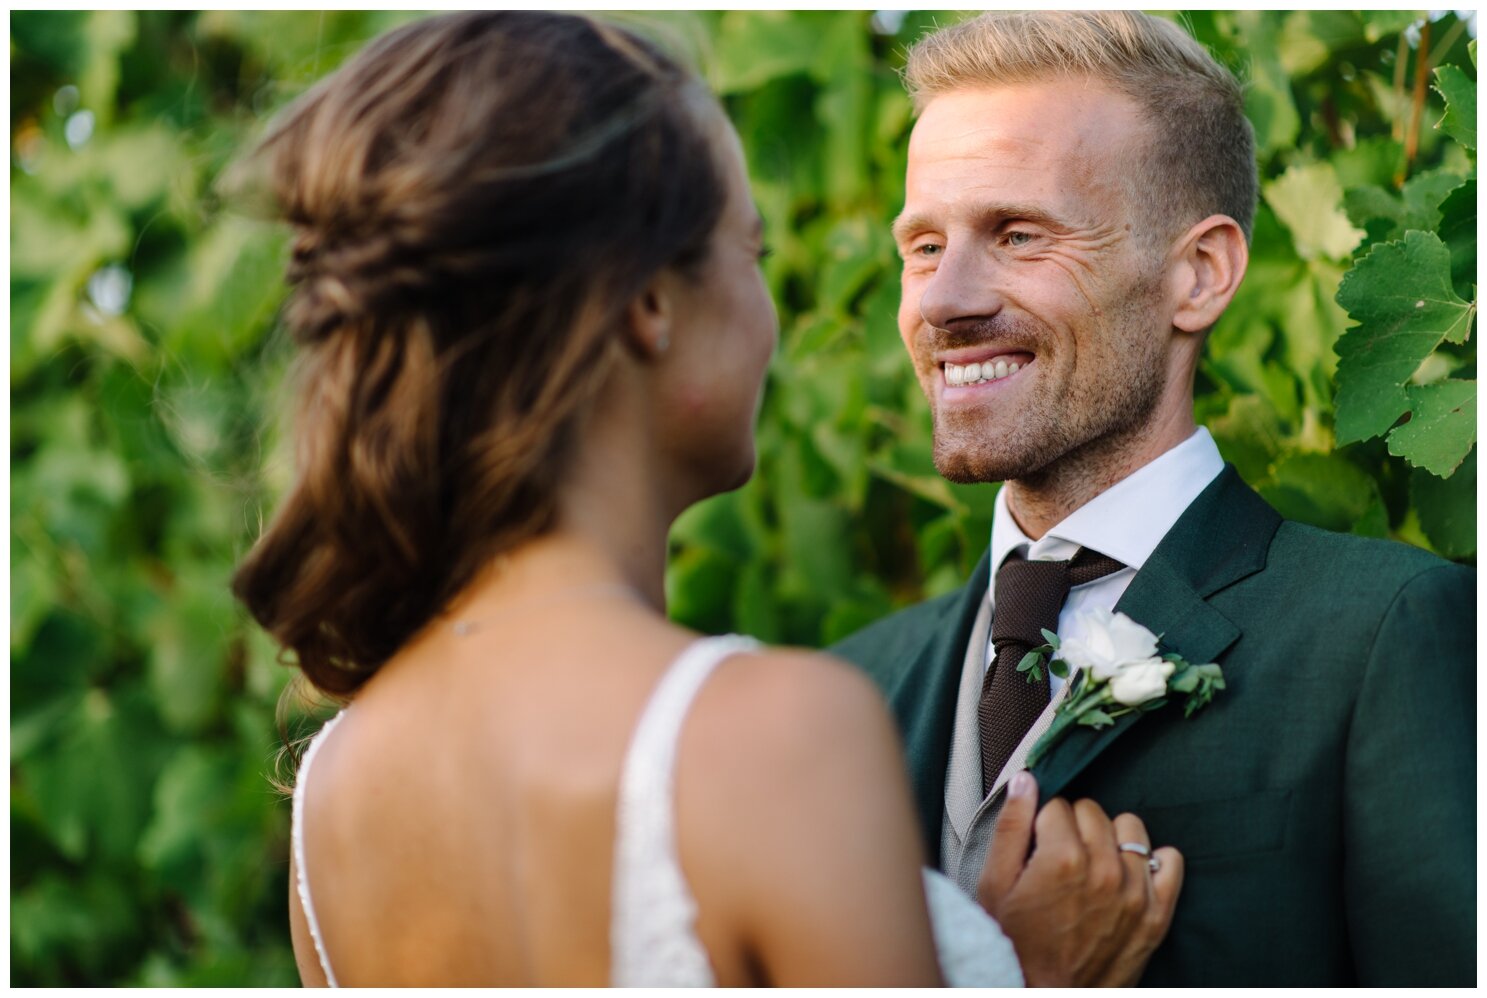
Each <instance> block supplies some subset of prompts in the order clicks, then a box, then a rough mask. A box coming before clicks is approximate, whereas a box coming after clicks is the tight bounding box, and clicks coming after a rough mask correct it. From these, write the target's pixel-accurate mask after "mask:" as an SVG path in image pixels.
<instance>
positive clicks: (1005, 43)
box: [904, 10, 1259, 239]
mask: <svg viewBox="0 0 1487 998" xmlns="http://www.w3.org/2000/svg"><path fill="white" fill-rule="evenodd" d="M904 78H905V82H906V84H907V86H908V88H909V93H910V95H911V96H912V97H913V99H914V105H915V108H916V109H917V110H920V111H922V110H923V109H924V107H925V105H927V104H928V103H929V102H930V101H931V100H933V99H934V98H935V97H937V96H939V95H940V94H944V93H949V92H951V91H956V90H967V89H975V88H978V87H994V86H1006V85H1013V84H1020V83H1037V82H1046V81H1050V80H1058V79H1080V78H1093V79H1095V80H1098V81H1100V82H1103V83H1105V84H1106V85H1107V86H1109V87H1110V88H1111V89H1112V90H1114V91H1116V92H1117V93H1120V94H1122V95H1124V96H1126V97H1128V98H1130V99H1131V100H1132V101H1134V102H1135V103H1136V105H1137V107H1139V108H1140V109H1141V111H1142V112H1143V113H1144V115H1145V117H1146V120H1147V122H1148V124H1149V126H1150V128H1151V136H1150V141H1149V142H1147V143H1144V145H1143V147H1142V149H1141V151H1140V155H1141V157H1142V162H1141V165H1142V167H1143V169H1142V170H1141V171H1139V176H1135V177H1133V180H1134V181H1135V183H1133V184H1132V189H1133V191H1134V193H1135V196H1136V198H1137V207H1138V208H1139V209H1141V210H1142V211H1143V212H1144V213H1145V215H1146V217H1148V218H1152V219H1165V220H1166V222H1167V223H1168V224H1167V225H1166V226H1159V228H1165V229H1166V230H1167V231H1166V232H1163V233H1161V235H1162V236H1163V237H1171V236H1175V235H1176V234H1177V233H1179V232H1181V231H1182V230H1184V229H1186V228H1187V227H1188V226H1189V225H1192V224H1194V223H1196V222H1198V221H1201V220H1202V219H1204V218H1207V217H1208V216H1209V215H1212V214H1223V215H1228V216H1229V217H1231V218H1233V219H1234V220H1235V221H1236V222H1238V223H1239V226H1240V228H1241V229H1243V230H1244V234H1245V238H1246V239H1248V238H1249V236H1250V234H1251V231H1252V227H1253V224H1254V215H1255V199H1256V197H1257V194H1258V187H1259V183H1258V179H1257V177H1256V171H1255V139H1254V130H1253V129H1252V128H1251V127H1250V123H1249V121H1248V120H1247V119H1246V118H1245V116H1244V97H1243V93H1242V91H1241V88H1240V85H1239V81H1238V80H1236V79H1235V78H1234V75H1233V74H1232V73H1230V72H1229V71H1228V70H1227V69H1225V68H1224V67H1223V66H1220V65H1219V64H1218V63H1217V62H1216V61H1215V60H1214V59H1213V57H1212V56H1211V55H1209V54H1208V52H1207V51H1206V50H1205V49H1204V48H1203V46H1202V45H1200V44H1198V42H1197V41H1195V40H1194V39H1193V38H1192V37H1191V36H1190V35H1188V34H1187V32H1185V31H1183V30H1182V29H1181V28H1180V27H1178V26H1177V25H1175V24H1173V23H1171V22H1170V21H1163V20H1161V19H1159V18H1155V17H1152V16H1150V15H1148V14H1142V13H1138V12H1135V11H1124V10H1106V11H1052V10H1036V11H989V12H987V13H984V14H981V15H979V16H977V17H973V18H971V19H969V20H966V21H962V22H960V23H959V24H955V25H952V26H950V27H947V28H943V29H941V30H939V31H936V32H933V33H932V34H929V35H926V36H925V37H924V38H922V39H920V40H919V41H918V42H917V43H916V44H915V45H914V46H913V48H912V49H911V50H910V52H909V58H908V65H907V66H906V67H905V69H904Z"/></svg>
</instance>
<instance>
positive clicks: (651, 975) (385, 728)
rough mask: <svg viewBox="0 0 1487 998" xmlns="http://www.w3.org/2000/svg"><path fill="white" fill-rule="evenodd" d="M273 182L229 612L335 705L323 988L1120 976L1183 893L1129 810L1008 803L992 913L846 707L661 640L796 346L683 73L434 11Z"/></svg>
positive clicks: (326, 761) (317, 840) (356, 77)
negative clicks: (680, 542) (274, 427)
mask: <svg viewBox="0 0 1487 998" xmlns="http://www.w3.org/2000/svg"><path fill="white" fill-rule="evenodd" d="M258 156H259V159H260V160H261V162H262V163H263V164H264V166H265V168H266V170H267V176H268V178H269V182H270V183H271V185H272V190H273V193H274V196H275V198H276V202H277V204H278V206H279V208H280V210H281V211H282V214H283V216H284V218H285V219H286V220H287V221H288V222H289V223H290V224H291V225H292V226H293V228H294V231H295V235H296V239H295V243H294V252H293V259H292V262H291V264H290V269H289V279H290V281H291V283H292V284H293V285H294V289H295V290H294V293H293V297H292V299H291V301H290V303H289V306H288V308H287V311H286V321H287V324H288V325H289V327H290V328H291V330H292V331H293V333H294V335H295V337H296V339H297V341H298V342H299V344H300V345H301V347H302V350H303V356H302V358H301V368H300V406H299V410H298V413H297V417H298V425H297V455H298V469H297V476H296V479H295V482H294V484H293V487H292V488H291V490H290V492H289V494H288V496H287V497H286V499H285V500H284V502H283V504H282V507H281V508H280V509H279V510H278V513H277V516H276V517H275V518H274V520H273V521H272V523H271V524H270V526H269V527H268V528H267V530H266V531H265V532H264V534H263V536H262V537H261V538H260V539H259V541H258V543H257V545H256V546H255V547H254V549H253V550H252V552H251V553H250V554H249V555H248V556H247V558H246V559H245V561H244V562H243V564H242V565H241V567H240V569H239V571H238V574H237V576H236V578H235V580H234V589H235V591H236V593H237V595H238V596H239V597H240V598H241V599H242V600H243V601H244V602H245V603H246V604H247V606H248V607H249V609H250V610H251V612H252V613H253V615H254V616H255V617H256V618H257V620H258V621H259V622H260V623H261V624H262V625H263V626H264V627H265V628H266V629H267V630H268V631H269V632H271V633H272V634H273V635H274V637H275V638H276V639H278V641H280V642H281V643H282V644H283V645H284V646H285V647H286V648H287V649H288V650H290V651H291V652H292V653H293V655H294V657H295V658H296V659H297V662H298V665H299V667H300V668H301V669H302V670H303V672H304V674H305V676H306V677H307V678H308V679H309V681H310V682H312V683H313V684H314V685H315V686H316V687H318V688H319V689H320V690H322V691H324V692H326V693H329V694H332V695H335V696H337V697H340V698H342V699H343V700H344V701H345V702H346V703H347V706H346V709H345V710H344V711H343V712H342V713H341V714H340V715H338V717H337V718H336V719H335V720H334V721H332V722H331V723H330V724H327V725H326V726H325V727H324V728H323V729H322V730H321V732H320V734H319V735H318V736H317V737H316V739H315V740H314V742H313V743H312V745H311V747H310V748H309V750H308V751H307V752H306V754H305V756H304V759H303V762H302V764H301V769H300V773H299V778H298V782H297V787H296V791H295V808H294V811H295V816H294V850H293V854H294V855H293V860H294V862H293V866H292V871H291V883H292V889H291V898H290V908H291V923H292V928H293V934H294V943H295V952H296V954H297V958H298V961H299V966H300V971H301V975H302V977H303V980H304V981H305V983H306V984H326V983H330V984H335V983H340V984H349V985H355V984H381V985H395V984H425V985H462V984H492V985H588V984H600V983H613V984H627V985H630V984H653V985H703V984H720V985H729V986H748V985H761V984H777V985H811V984H836V985H847V984H864V985H911V984H936V983H941V982H942V981H944V980H946V979H947V978H948V979H949V980H950V981H951V982H952V983H968V984H1019V983H1022V982H1023V981H1024V980H1026V981H1027V982H1028V983H1055V984H1057V983H1079V984H1085V983H1113V984H1129V983H1131V982H1133V981H1134V980H1135V979H1136V978H1137V976H1138V975H1139V972H1140V970H1141V968H1142V967H1143V966H1144V964H1145V960H1146V958H1147V957H1148V956H1149V955H1150V953H1151V951H1152V950H1153V949H1154V948H1155V947H1156V945H1157V944H1158V943H1159V942H1160V940H1161V938H1162V936H1163V935H1164V934H1165V932H1166V928H1167V925H1168V923H1169V922H1170V919H1171V915H1172V909H1173V906H1174V904H1175V902H1176V896H1177V892H1178V889H1179V887H1180V883H1181V876H1182V866H1181V857H1180V856H1178V855H1177V854H1176V852H1175V851H1172V850H1159V853H1160V856H1161V859H1162V860H1163V861H1164V862H1163V863H1162V865H1161V869H1160V870H1159V872H1157V873H1156V874H1154V875H1153V874H1151V873H1150V872H1149V871H1148V867H1147V864H1146V863H1145V861H1144V860H1143V859H1142V858H1141V857H1140V856H1136V855H1131V854H1129V853H1128V852H1123V851H1120V850H1119V849H1118V848H1117V844H1118V843H1122V842H1124V843H1130V842H1136V843H1139V844H1143V845H1144V844H1146V838H1145V830H1144V828H1143V827H1142V825H1141V823H1140V821H1139V820H1138V819H1136V818H1134V817H1133V816H1131V815H1121V816H1119V817H1118V818H1116V819H1115V820H1114V821H1113V822H1112V821H1111V820H1110V819H1109V818H1107V817H1106V816H1105V815H1104V814H1103V813H1102V812H1101V811H1100V810H1099V808H1098V807H1095V806H1094V805H1092V804H1091V803H1090V802H1087V801H1086V802H1079V803H1078V804H1076V805H1074V806H1072V807H1071V806H1070V805H1069V804H1067V803H1065V802H1064V801H1061V800H1054V801H1052V802H1049V803H1048V804H1047V805H1046V806H1044V807H1043V808H1042V809H1041V811H1039V810H1038V809H1037V788H1036V786H1035V785H1033V783H1032V779H1031V777H1027V776H1024V777H1022V778H1021V779H1020V780H1019V783H1018V786H1017V788H1016V790H1017V792H1016V793H1015V794H1014V796H1013V798H1012V799H1011V802H1010V803H1009V805H1008V807H1007V809H1006V812H1005V814H1004V817H1003V818H1002V820H1001V828H1000V829H999V838H998V841H997V843H996V844H995V846H994V847H993V849H992V853H991V856H990V858H989V860H988V862H987V866H986V869H985V871H984V873H983V876H982V882H981V901H982V903H983V904H984V905H985V906H986V908H987V909H988V910H990V911H991V912H992V913H993V914H994V915H995V916H996V919H997V921H993V920H992V919H991V918H989V917H987V915H986V914H985V913H984V912H983V911H982V910H981V908H979V907H977V906H976V905H975V904H974V903H973V902H972V901H970V899H968V898H966V897H964V896H963V895H961V894H958V893H957V892H956V891H955V889H954V888H953V887H950V886H949V884H948V881H945V880H943V879H942V878H939V877H938V875H932V874H924V875H921V864H922V862H923V859H922V855H923V854H922V847H921V843H920V842H919V839H918V833H917V830H916V825H915V823H914V820H913V819H912V817H911V810H910V803H909V794H908V788H907V781H906V779H905V772H904V765H903V762H902V759H901V758H900V755H899V746H898V742H897V736H896V733H895V731H894V728H893V726H892V722H891V721H890V719H889V717H888V714H887V711H886V709H885V707H884V706H883V704H882V703H881V702H880V701H879V699H878V696H877V694H876V692H875V691H874V690H873V688H872V687H871V686H870V684H869V683H868V681H867V680H866V679H864V678H863V677H861V676H860V675H858V674H857V673H856V672H855V671H854V670H852V669H851V668H850V667H848V666H845V665H842V664H840V663H838V662H836V661H834V660H831V659H829V658H827V657H825V656H822V655H818V654H812V653H807V652H802V651H786V650H768V649H765V648H762V647H760V646H758V645H756V644H755V643H754V642H752V641H749V640H747V639H743V638H738V637H723V638H712V639H707V638H699V637H698V636H697V635H696V634H693V633H690V632H688V631H686V630H684V629H683V628H680V627H677V626H675V625H673V624H671V623H669V622H668V621H667V619H666V617H665V613H664V596H663V592H662V578H663V569H664V561H665V556H666V534H667V529H668V526H669V525H670V523H671V522H672V520H673V519H674V518H675V517H676V516H677V514H679V513H680V512H681V511H682V510H683V509H685V508H686V507H687V506H688V505H690V504H692V503H694V502H696V501H698V500H699V499H702V498H704V497H706V496H709V495H713V494H715V493H717V492H720V491H723V490H726V489H731V488H734V487H736V486H738V485H740V484H741V483H742V482H744V481H745V480H746V479H747V478H748V476H749V474H750V473H751V471H752V467H753V459H754V443H753V422H754V417H755V414H756V409H757V404H758V399H759V395H760V390H761V385H762V382H763V378H764V372H765V367H766V364H767V363H768V360H769V357H770V354H771V352H772V350H773V349H774V346H775V339H776V333H777V329H776V319H775V313H774V308H773V306H772V304H771V302H770V300H769V297H768V295H767V293H766V290H765V286H764V283H763V281H762V279H761V277H760V275H759V272H758V268H757V265H756V264H757V259H758V257H759V256H760V255H761V253H762V252H763V248H762V245H761V226H760V220H759V217H758V215H757V213H756V211H755V209H754V208H753V206H752V204H751V201H750V198H749V192H748V186H747V178H746V176H745V171H744V166H743V160H742V157H741V154H740V149H739V146H738V140H737V137H736V136H735V134H734V132H733V130H732V128H731V127H730V126H729V125H728V123H727V121H726V119H725V118H724V116H723V114H722V112H721V110H720V108H719V107H718V105H717V103H716V102H715V101H714V100H713V99H712V98H711V97H710V96H709V95H708V94H707V93H706V92H705V91H704V90H703V89H702V87H701V85H700V84H699V83H697V82H696V81H695V80H694V79H693V78H692V77H691V76H690V75H688V74H686V73H685V72H683V71H682V70H681V69H679V68H678V67H677V65H676V64H675V63H674V62H672V61H671V60H670V59H669V58H667V57H666V56H664V55H663V54H661V53H660V52H659V51H657V50H656V49H655V48H654V47H652V46H651V45H650V44H648V43H647V42H645V41H642V40H641V39H639V38H638V37H636V36H634V35H632V34H630V33H628V32H627V31H624V30H621V29H618V28H615V27H610V26H605V25H603V24H600V23H596V22H594V21H591V20H588V19H586V18H581V17H576V16H569V15H559V14H544V13H535V12H489V13H465V14H458V15H450V16H444V17H438V18H431V19H428V20H424V21H420V22H417V23H415V24H412V25H409V26H407V27H404V28H401V29H399V30H397V31H394V32H392V33H390V34H387V35H385V36H383V37H381V38H379V39H377V40H376V41H374V42H373V43H371V44H370V45H369V46H368V47H367V48H366V49H365V50H364V51H363V52H362V53H361V54H360V55H358V56H357V57H356V58H354V59H353V60H351V61H350V62H349V63H348V64H347V65H346V66H345V67H343V68H342V69H341V70H339V71H338V72H337V73H335V74H334V75H333V76H331V77H330V78H329V79H327V80H325V81H323V82H322V83H321V84H320V85H319V86H318V87H316V88H315V89H314V90H312V91H311V92H310V93H309V94H307V95H306V96H305V97H304V98H302V99H301V100H300V101H299V102H298V103H296V104H295V105H294V106H293V107H292V108H290V109H289V111H288V112H287V113H286V115H285V116H284V117H283V118H282V119H281V120H280V121H279V122H278V123H277V125H276V126H275V127H274V129H273V130H272V131H271V133H270V134H269V136H268V137H267V138H266V139H265V141H264V143H263V145H262V146H261V148H260V150H259V153H258ZM926 891H927V892H928V893H927V894H926ZM998 922H1000V929H999V928H998ZM1009 939H1010V942H1009Z"/></svg>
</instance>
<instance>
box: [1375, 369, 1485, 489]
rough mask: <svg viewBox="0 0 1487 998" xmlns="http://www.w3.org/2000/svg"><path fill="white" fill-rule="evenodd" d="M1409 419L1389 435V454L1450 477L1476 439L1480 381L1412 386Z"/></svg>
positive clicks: (1410, 388)
mask: <svg viewBox="0 0 1487 998" xmlns="http://www.w3.org/2000/svg"><path fill="white" fill-rule="evenodd" d="M1409 396H1410V410H1411V416H1410V421H1409V422H1408V423H1405V424H1404V425H1403V426H1400V427H1398V428H1397V429H1395V431H1394V432H1393V433H1391V434H1389V453H1390V454H1393V455H1395V456H1396V457H1402V458H1404V459H1405V460H1406V461H1408V462H1409V463H1410V464H1412V465H1414V466H1415V467H1417V468H1424V469H1425V470H1426V471H1428V472H1430V473H1431V474H1432V475H1439V476H1440V477H1441V478H1448V477H1450V476H1451V475H1452V474H1454V473H1455V471H1456V469H1457V468H1458V467H1460V466H1461V462H1462V461H1463V460H1465V459H1466V455H1467V453H1468V452H1469V451H1470V450H1471V449H1472V445H1473V444H1475V443H1476V442H1477V383H1476V382H1475V381H1461V380H1456V379H1452V380H1449V381H1438V382H1436V383H1435V384H1433V385H1411V386H1410V387H1409Z"/></svg>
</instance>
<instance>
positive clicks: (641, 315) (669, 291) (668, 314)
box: [625, 271, 675, 360]
mask: <svg viewBox="0 0 1487 998" xmlns="http://www.w3.org/2000/svg"><path fill="white" fill-rule="evenodd" d="M669 277H670V275H669V274H668V273H667V272H666V271H662V272H661V273H659V274H656V275H655V276H654V277H652V278H651V279H650V280H649V281H647V282H646V285H645V287H644V288H642V289H641V290H640V293H639V294H638V295H636V296H635V297H634V298H632V299H631V300H630V304H629V305H628V306H627V307H626V308H625V340H626V343H627V345H628V346H629V347H630V349H631V350H633V351H634V352H635V354H636V355H637V356H638V357H640V358H641V359H642V360H659V359H660V358H661V356H662V355H664V354H665V353H666V350H667V348H668V347H670V346H671V329H672V325H673V323H674V321H675V295H674V293H673V288H672V286H671V281H670V279H669Z"/></svg>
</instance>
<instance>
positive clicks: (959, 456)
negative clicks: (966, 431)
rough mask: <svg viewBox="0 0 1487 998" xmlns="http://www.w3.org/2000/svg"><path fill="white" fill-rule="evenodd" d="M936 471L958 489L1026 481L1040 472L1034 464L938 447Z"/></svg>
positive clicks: (935, 455)
mask: <svg viewBox="0 0 1487 998" xmlns="http://www.w3.org/2000/svg"><path fill="white" fill-rule="evenodd" d="M934 459H935V470H936V471H938V472H939V473H940V476H941V477H942V478H945V479H948V480H949V481H952V482H954V483H956V484H957V485H980V484H983V483H986V482H1006V481H1010V480H1012V479H1014V478H1022V477H1024V476H1026V475H1028V474H1030V473H1031V472H1033V471H1035V470H1037V469H1036V468H1035V467H1033V463H1032V462H1028V461H1012V460H1008V459H1007V458H1006V457H1003V456H1000V455H991V454H980V453H973V452H968V451H966V450H964V449H961V448H948V447H947V448H941V447H940V445H939V443H938V442H936V444H935V452H934Z"/></svg>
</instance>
